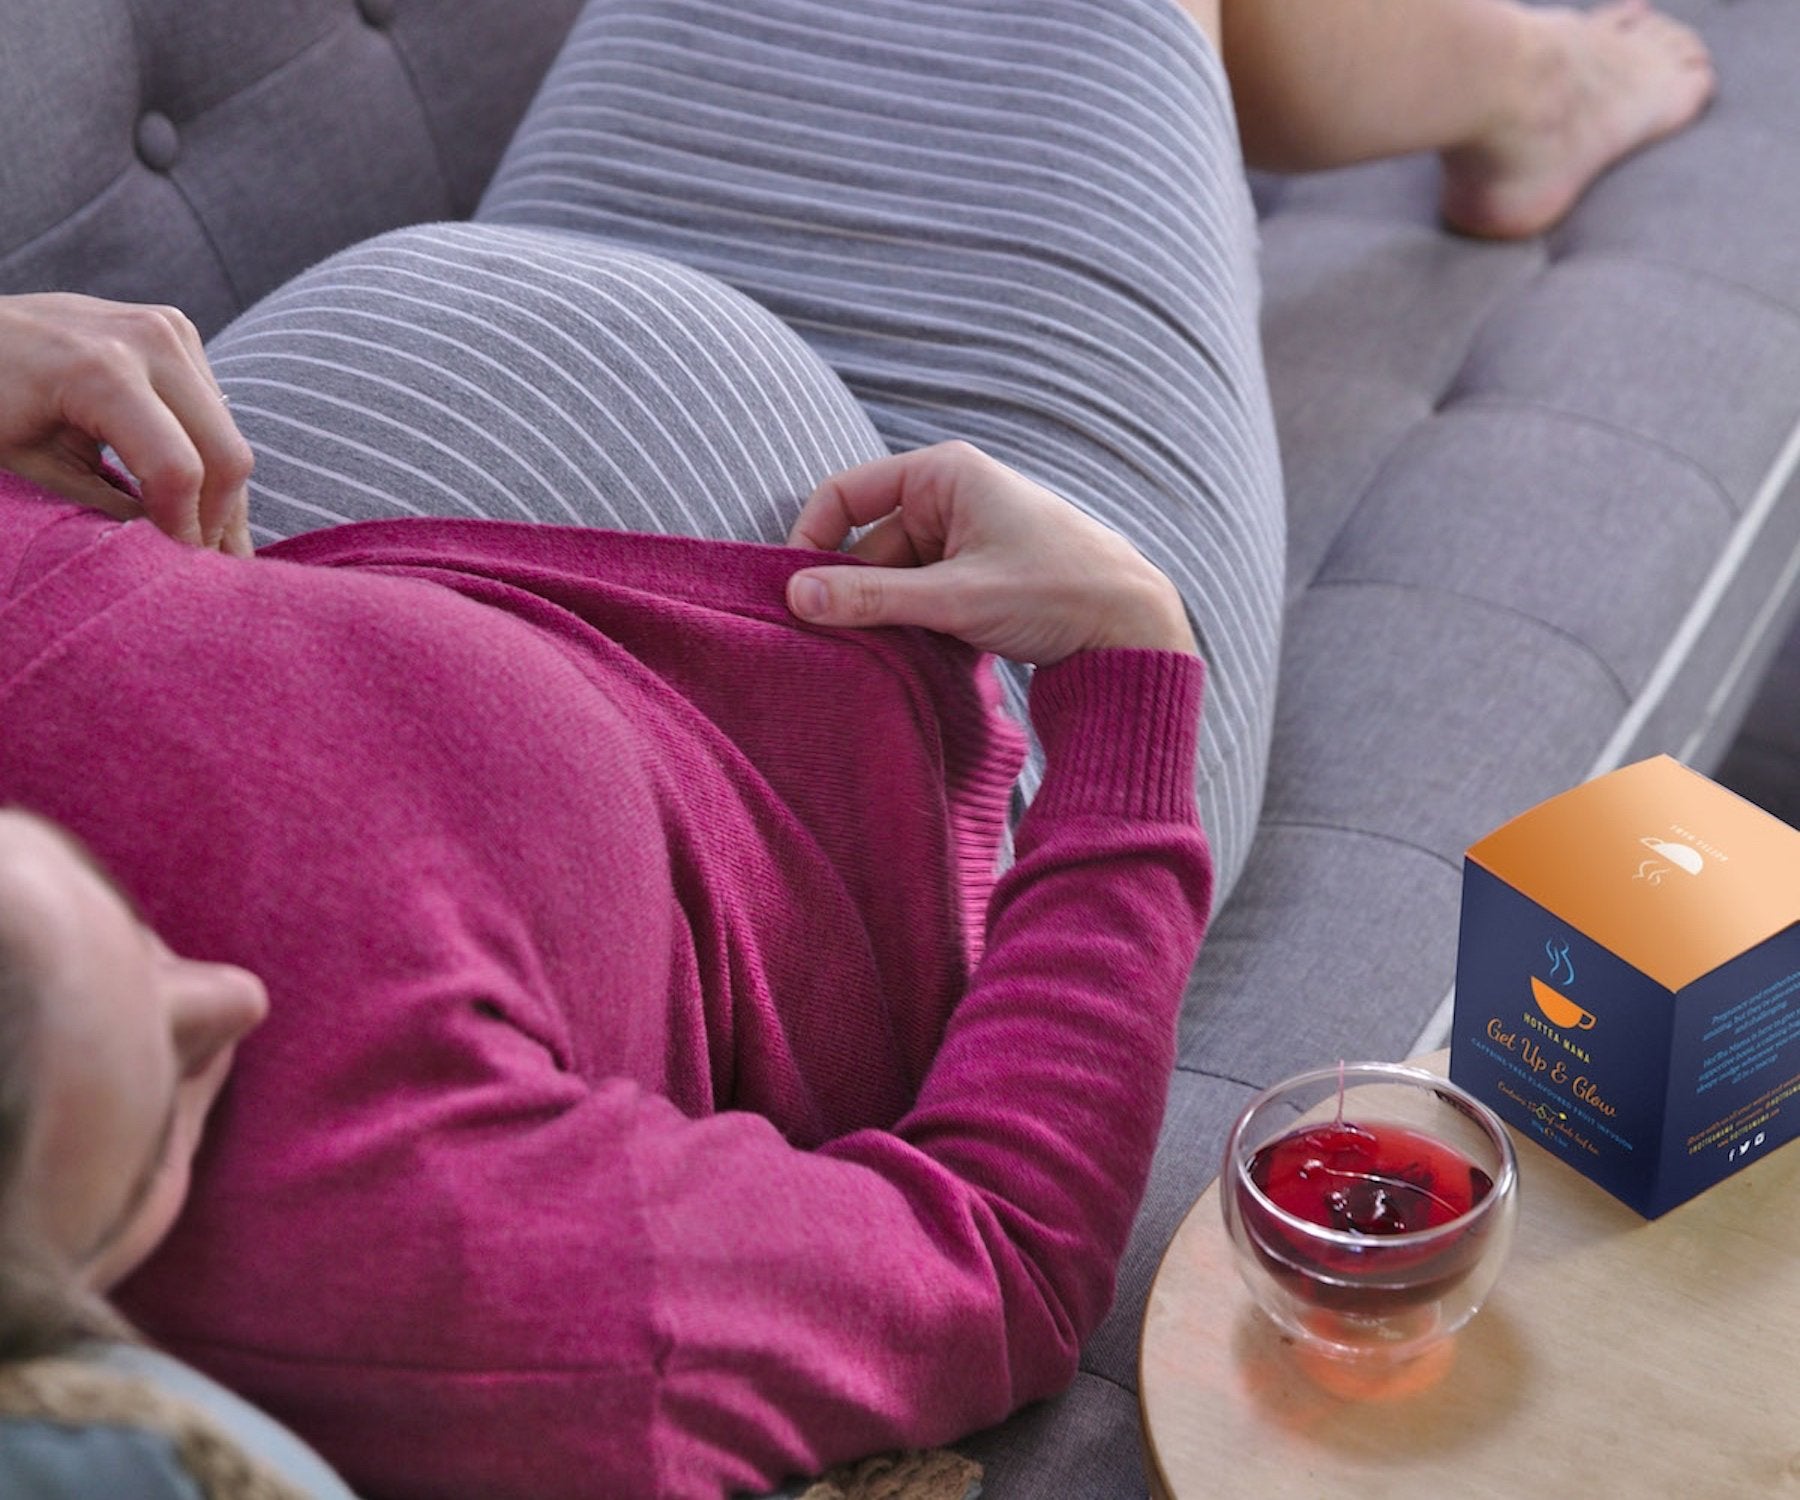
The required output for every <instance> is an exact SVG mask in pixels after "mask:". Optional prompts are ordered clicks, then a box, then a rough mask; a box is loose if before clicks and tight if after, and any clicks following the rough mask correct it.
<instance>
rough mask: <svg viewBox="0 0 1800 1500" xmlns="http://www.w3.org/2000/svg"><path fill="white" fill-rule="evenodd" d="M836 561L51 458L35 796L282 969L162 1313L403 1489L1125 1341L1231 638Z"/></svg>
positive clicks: (14, 711)
mask: <svg viewBox="0 0 1800 1500" xmlns="http://www.w3.org/2000/svg"><path fill="white" fill-rule="evenodd" d="M817 560H818V559H817V554H807V553H797V552H790V551H787V550H784V549H780V548H773V547H764V546H751V545H743V544H734V543H720V542H699V541H690V540H684V539H679V538H650V537H642V536H635V535H625V534H619V533H607V532H599V531H592V530H582V529H576V528H554V527H542V526H532V525H522V524H506V523H494V522H479V521H438V520H421V521H410V522H409V521H396V522H378V523H371V524H367V525H362V526H351V527H343V528H337V529H333V530H328V531H323V532H315V533H312V534H309V535H306V536H302V537H298V538H296V539H294V540H292V541H289V542H285V543H282V544H281V545H279V546H277V547H274V548H272V549H270V550H269V551H268V552H267V553H265V554H264V555H262V556H260V557H258V558H256V559H253V560H248V561H241V560H235V559H228V558H225V557H221V556H218V555H214V554H210V553H202V552H198V551H194V550H189V549H186V548H183V547H181V546H179V545H177V544H176V543H174V542H172V541H170V540H168V539H167V538H165V537H163V536H162V535H160V534H159V533H157V532H156V531H155V530H154V529H153V528H152V527H151V526H150V525H149V524H148V523H146V522H134V523H130V524H119V523H116V522H113V521H110V520H107V519H105V518H103V517H100V516H98V515H96V514H94V513H91V512H86V511H80V510H76V509H74V508H72V507H69V506H66V505H62V504H60V503H56V502H52V501H49V500H47V499H45V498H43V497H41V496H38V495H35V494H33V493H32V492H30V491H28V490H27V489H26V488H25V487H24V486H23V485H21V484H17V483H14V482H12V481H10V480H0V800H5V801H11V802H15V803H20V804H23V805H26V806H29V807H31V808H34V809H35V810H37V811H39V812H41V813H44V814H46V815H48V816H50V817H52V818H54V819H56V820H58V821H60V822H61V823H63V824H64V825H65V826H67V827H68V828H70V829H71V830H72V831H73V832H74V833H76V834H77V835H79V836H80V837H82V838H83V839H85V840H86V841H87V842H88V843H89V845H90V846H91V847H92V848H93V849H94V850H95V851H96V853H97V854H98V855H99V856H100V857H101V859H102V860H104V861H105V862H106V863H107V864H108V865H109V866H110V867H111V868H112V869H113V871H114V872H115V873H116V874H117V875H118V877H119V879H120V880H121V882H122V884H123V885H124V887H125V888H126V889H127V890H128V891H129V892H131V893H132V895H133V896H134V897H135V899H136V900H137V901H138V902H139V903H140V905H141V907H142V910H143V912H144V915H145V917H146V919H147V920H148V921H149V922H151V924H152V925H154V926H156V927H157V928H158V929H159V930H160V931H161V932H162V933H163V934H164V936H165V937H166V938H167V939H168V941H169V942H170V943H171V945H172V946H173V947H175V948H176V949H177V951H181V952H185V953H187V954H190V955H193V956H197V957H204V958H211V959H218V960H227V961H232V962H236V963H240V964H243V965H245V966H247V967H249V968H252V969H254V970H255V971H256V972H258V973H259V974H261V975H262V976H263V978H264V979H265V981H266V982H267V984H268V986H269V990H270V997H271V1015H270V1019H269V1020H268V1022H267V1023H266V1024H265V1025H264V1026H263V1027H262V1029H261V1030H260V1031H258V1032H257V1033H255V1034H253V1035H252V1036H251V1037H250V1038H248V1039H247V1040H246V1042H245V1043H244V1044H243V1046H242V1047H241V1049H240V1053H239V1060H238V1063H237V1066H236V1070H235V1072H234V1074H233V1077H232V1080H231V1082H230V1084H229V1086H228V1088H227V1091H226V1093H225V1095H224V1096H223V1098H222V1099H221V1101H220V1104H219V1106H218V1109H217V1111H216V1113H215V1116H214V1120H213V1124H212V1126H211V1128H210V1130H209V1135H208V1139H207V1142H206V1144H205V1145H204V1146H203V1148H202V1153H201V1157H200V1160H199V1162H198V1164H197V1170H196V1176H195V1183H194V1189H193V1194H192V1197H191V1199H190V1202H189V1206H188V1208H187V1210H186V1212H185V1213H184V1215H183V1217H182V1219H181V1221H180V1223H179V1224H178V1226H177V1227H176V1230H175V1232H174V1234H173V1235H172V1236H171V1238H170V1239H169V1240H168V1242H167V1243H166V1244H165V1246H164V1247H163V1248H162V1250H161V1251H160V1252H159V1253H158V1254H157V1255H156V1256H155V1258H154V1259H153V1260H152V1261H151V1262H150V1263H149V1265H148V1266H147V1267H145V1269H144V1270H143V1271H141V1272H140V1273H139V1274H138V1275H137V1276H136V1277H135V1278H134V1279H133V1281H132V1282H131V1283H129V1284H128V1286H127V1287H126V1288H125V1292H124V1297H123V1302H124V1305H125V1307H126V1310H127V1311H128V1312H129V1313H130V1314H131V1315H133V1316H134V1317H135V1318H137V1319H138V1320H139V1321H140V1323H141V1325H142V1326H143V1327H145V1328H146V1329H147V1330H148V1331H149V1332H150V1333H151V1334H152V1335H153V1336H154V1337H156V1338H157V1339H158V1341H159V1342H162V1343H164V1344H165V1345H166V1346H168V1347H169V1348H170V1349H172V1350H173V1351H174V1352H175V1353H177V1354H180V1355H182V1356H184V1357H186V1358H188V1359H190V1360H192V1361H194V1362H195V1363H196V1364H198V1365H200V1366H202V1367H203V1368H205V1369H206V1370H208V1371H209V1372H210V1373H212V1374H213V1375H215V1376H216V1377H218V1378H220V1379H222V1380H224V1381H225V1382H226V1383H227V1384H230V1385H232V1386H233V1387H235V1388H236V1389H238V1390H239V1391H241V1392H243V1393H244V1394H246V1395H247V1396H249V1397H250V1398H251V1399H253V1400H256V1401H258V1402H260V1403H262V1404H263V1405H265V1406H266V1407H267V1408H269V1409H270V1410H271V1411H273V1412H274V1413H275V1414H277V1415H278V1416H280V1417H281V1418H283V1419H284V1420H286V1421H288V1422H289V1423H290V1424H292V1425H293V1426H294V1427H295V1428H296V1429H297V1430H298V1431H299V1432H300V1433H301V1434H302V1435H303V1436H305V1437H306V1438H308V1439H309V1440H310V1441H311V1442H313V1443H314V1444H315V1445H316V1446H317V1447H318V1448H319V1449H320V1450H321V1451H322V1452H323V1453H324V1454H325V1455H326V1456H327V1457H328V1458H330V1459H331V1460H332V1461H333V1462H334V1463H335V1464H337V1465H338V1467H339V1468H340V1469H341V1470H342V1472H343V1473H344V1475H345V1477H346V1478H347V1479H348V1480H349V1481H350V1482H351V1483H352V1485H353V1486H355V1487H357V1488H358V1489H359V1490H361V1491H364V1492H367V1493H369V1494H372V1495H378V1496H396V1497H398V1496H420V1497H425V1496H430V1497H432V1500H459V1497H467V1500H508V1497H531V1500H556V1497H561V1496H571V1497H572V1496H590V1495H592V1496H612V1495H618V1496H633V1497H637V1496H652V1495H658V1496H661V1495H667V1496H684V1497H685V1496H716V1495H720V1494H722V1493H730V1492H734V1491H756V1490H760V1489H767V1488H770V1487H773V1486H774V1485H775V1484H776V1483H778V1482H779V1481H780V1480H781V1479H782V1478H783V1477H784V1476H787V1475H790V1474H795V1473H811V1472H816V1471H817V1470H818V1469H820V1468H822V1467H824V1466H826V1465H828V1464H830V1463H833V1462H836V1461H838V1460H840V1459H844V1458H849V1457H854V1456H860V1455H862V1454H866V1453H871V1452H876V1451H881V1450H884V1449H889V1448H895V1447H904V1446H919V1445H927V1444H934V1443H939V1442H943V1441H947V1440H950V1439H953V1438H955V1437H957V1436H958V1435H960V1434H963V1433H966V1432H968V1431H970V1430H972V1429H975V1428H978V1427H981V1426H984V1425H987V1424H989V1423H992V1422H994V1421H997V1420H998V1419H999V1418H1001V1417H1002V1416H1004V1415H1005V1414H1007V1413H1008V1412H1009V1411H1011V1410H1013V1409H1014V1408H1016V1407H1017V1406H1018V1405H1020V1404H1021V1403H1023V1402H1026V1401H1029V1400H1031V1399H1033V1398H1036V1397H1041V1396H1045V1395H1047V1394H1050V1393H1052V1392H1054V1391H1056V1390H1058V1389H1059V1388H1061V1387H1062V1386H1063V1385H1065V1384H1066V1383H1067V1382H1068V1381H1069V1379H1070V1378H1071V1377H1072V1375H1073V1372H1074V1369H1075V1359H1076V1353H1077V1349H1078V1346H1079V1344H1080V1342H1081V1340H1082V1339H1083V1338H1084V1337H1085V1336H1086V1334H1087V1333H1088V1332H1089V1331H1091V1330H1092V1329H1093V1327H1094V1326H1095V1324H1096V1323H1097V1322H1098V1320H1099V1319H1100V1317H1101V1316H1102V1315H1103V1313H1104V1312H1105V1311H1106V1308H1107V1306H1108V1303H1109V1300H1110V1297H1111V1293H1112V1286H1113V1275H1114V1270H1115V1267H1116V1264H1117V1261H1118V1258H1119V1256H1120V1255H1121V1254H1122V1252H1123V1249H1124V1245H1125V1241H1126V1235H1127V1232H1128V1230H1129V1227H1130V1224H1131V1220H1132V1216H1133V1213H1134V1211H1135V1209H1136V1206H1137V1203H1138V1200H1139V1197H1140V1195H1141V1193H1142V1190H1143V1184H1144V1181H1145V1176H1146V1173H1147V1170H1148V1166H1149V1161H1150V1155H1151V1151H1152V1147H1153V1145H1154V1142H1155V1139H1156V1130H1157V1126H1158V1123H1159V1120H1160V1118H1161V1113H1162V1108H1163V1101H1164V1094H1165V1089H1166V1087H1167V1082H1168V1077H1169V1070H1170V1068H1171V1066H1172V1060H1173V1040H1174V1022H1175V1015H1176V1011H1177V1007H1178V1004H1179V999H1180V995H1181V991H1182V986H1183V981H1184V979H1185V977H1186V975H1187V972H1188V969H1189V966H1190V964H1191V962H1192V960H1193V957H1194V954H1195V950H1196V947H1197V944H1198V942H1199V938H1200V935H1201V931H1202V928H1203V925H1204V920H1205V913H1206V908H1207V899H1208V885H1209V863H1208V856H1207V852H1206V846H1205V842H1204V839H1203V837H1202V834H1201V831H1200V828H1199V826H1198V823H1197V820H1196V817H1195V812H1194V794H1193V785H1194V781H1193V772H1194V766H1193V757H1194V753H1195V733H1196V725H1197V719H1198V711H1199V693H1200V675H1201V668H1200V666H1199V663H1198V662H1197V661H1195V660H1193V659H1192V658H1188V657H1183V656H1177V655H1172V654H1165V653H1159V652H1149V651H1102V652H1091V653H1083V654H1080V655H1077V656H1075V657H1072V658H1070V659H1068V660H1067V661H1065V662H1063V663H1061V664H1059V665H1057V666H1055V667H1052V668H1049V669H1045V670H1043V671H1040V672H1039V673H1038V674H1037V678H1036V681H1035V685H1034V687H1033V692H1032V713H1033V719H1034V724H1035V727H1036V730H1037V732H1038V734H1039V736H1040V737H1041V739H1042V742H1043V744H1044V746H1045V750H1046V756H1047V767H1048V769H1047V774H1046V779H1045V781H1044V783H1043V787H1042V790H1041V791H1040V792H1039V794H1038V796H1037V797H1036V799H1035V801H1034V802H1033V804H1032V805H1031V807H1030V810H1029V811H1028V812H1027V813H1026V815H1025V817H1024V819H1023V820H1022V822H1021V823H1020V825H1019V827H1018V829H1017V832H1016V840H1015V847H1016V859H1015V861H1014V863H1013V864H1012V865H1011V867H1010V868H1009V870H1008V871H1007V873H1006V874H1005V875H1004V876H1002V877H1001V878H1000V879H999V880H998V881H997V882H996V881H995V880H994V878H993V871H994V867H995V856H996V851H997V847H998V843H999V839H1000V835H1001V831H1002V828H1003V825H1004V813H1005V808H1006V799H1007V794H1008V790H1009V787H1010V783H1011V779H1012V776H1013V773H1014V771H1015V768H1016V766H1017V764H1018V761H1019V747H1018V744H1017V736H1016V733H1015V731H1013V730H1011V729H1009V728H1008V727H1007V725H1006V723H1005V722H1004V720H1003V719H1002V717H1001V716H1000V715H999V714H997V712H996V709H995V693H994V690H993V687H992V683H991V680H990V676H989V674H988V672H987V669H986V666H985V664H984V663H983V662H982V661H981V660H980V659H979V658H978V657H977V656H976V655H975V654H974V653H972V652H970V651H968V650H967V649H965V648H963V647H961V646H959V645H957V644H955V643H953V642H950V641H947V640H945V639H944V638H941V637H937V636H933V635H930V634H927V633H925V632H920V631H912V630H881V631H871V632H853V631H832V630H820V629H815V628H811V627H808V626H805V625H803V624H800V623H799V622H797V621H796V620H795V619H793V617H792V616H791V615H789V613H788V612H787V610H786V609H785V607H784V604H783V588H784V585H785V582H786V579H787V578H788V576H789V575H790V574H791V573H792V572H793V571H794V570H796V569H797V568H799V567H802V566H807V565H809V564H814V563H816V562H817Z"/></svg>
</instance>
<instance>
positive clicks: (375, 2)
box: [356, 0, 396, 26]
mask: <svg viewBox="0 0 1800 1500" xmlns="http://www.w3.org/2000/svg"><path fill="white" fill-rule="evenodd" d="M395 3H396V0H356V8H357V9H358V10H360V11H361V12H362V18H363V19H364V20H365V21H367V22H368V23H369V24H370V25H371V26H390V25H392V24H393V20H394V6H395Z"/></svg>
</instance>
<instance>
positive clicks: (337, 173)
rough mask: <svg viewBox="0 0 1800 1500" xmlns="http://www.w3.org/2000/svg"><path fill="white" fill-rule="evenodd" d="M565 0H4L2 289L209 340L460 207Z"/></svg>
mask: <svg viewBox="0 0 1800 1500" xmlns="http://www.w3.org/2000/svg"><path fill="white" fill-rule="evenodd" d="M578 8H579V0H356V3H352V0H283V3H281V4H279V5H258V6H256V7H254V9H253V11H252V10H246V9H245V8H244V7H242V6H239V5H232V4H220V3H206V4H196V3H189V0H137V3H134V4H131V5H121V4H119V3H118V0H57V3H56V4H54V5H40V4H33V3H31V0H4V3H0V76H3V77H4V78H5V80H6V96H5V97H6V132H7V133H6V150H5V151H4V152H0V203H3V204H4V205H5V206H4V208H3V209H0V292H17V291H47V290H70V291H84V292H90V293H92V294H94V295H96V296H107V297H116V298H118V299H120V300H122V301H132V302H168V303H173V304H175V305H176V306H178V307H180V308H182V309H183V311H185V312H186V313H187V314H188V316H189V317H191V318H193V320H194V321H195V322H196V323H197V324H198V325H199V327H200V329H201V331H202V332H203V333H211V332H212V331H213V330H215V329H217V328H219V327H221V326H222V325H223V324H224V323H225V322H226V321H227V320H229V319H230V318H231V317H232V316H233V315H234V314H236V313H238V312H240V311H241V310H242V309H243V308H244V307H246V306H248V305H249V304H250V303H251V302H253V301H254V300H255V299H256V298H257V297H259V296H261V295H262V294H263V293H264V292H266V291H268V290H270V289H271V288H272V287H274V286H277V285H278V284H280V283H281V282H282V281H285V280H286V279H287V278H288V277H289V276H291V275H293V274H294V273H295V272H297V271H300V270H302V269H304V268H305V267H306V266H308V265H310V264H312V262H314V261H315V260H318V259H320V258H321V257H322V256H324V255H326V254H328V253H329V252H331V251H333V250H336V249H338V248H339V247H341V246H343V245H346V244H350V243H352V242H353V241H356V240H359V239H362V238H364V237H366V236H368V235H371V234H376V233H379V232H380V231H381V230H384V229H389V228H393V227H395V226H397V225H400V224H410V223H417V222H419V221H421V220H426V219H441V218H460V217H463V216H465V215H466V214H468V213H469V212H470V211H471V210H472V209H473V208H474V206H475V202H476V199H477V198H478V197H479V196H480V193H481V190H482V188H483V187H484V186H485V185H486V182H487V179H488V177H489V176H490V175H491V173H492V171H493V168H494V165H495V163H496V162H498V161H499V159H500V153H501V151H502V150H503V149H504V148H505V145H506V141H507V137H508V136H509V134H510V133H511V131H512V128H513V126H514V125H515V124H516V123H517V121H518V118H519V116H520V114H521V113H523V111H524V108H525V105H526V104H527V103H528V102H529V101H530V99H531V95H532V93H533V91H534V90H535V89H536V87H537V84H538V81H539V79H540V78H541V77H542V75H543V72H544V69H545V68H546V67H547V66H548V65H549V63H550V60H551V58H552V56H554V54H555V51H556V47H557V45H558V43H560V42H561V40H562V38H563V35H564V34H565V33H566V31H567V29H568V24H569V22H570V21H571V20H572V19H573V17H574V15H575V12H576V10H577V9H578Z"/></svg>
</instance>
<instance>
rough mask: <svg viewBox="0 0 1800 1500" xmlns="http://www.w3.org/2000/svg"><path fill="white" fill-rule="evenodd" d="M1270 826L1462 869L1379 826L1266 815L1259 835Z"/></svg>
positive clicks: (1460, 866) (1427, 849) (1451, 860)
mask: <svg viewBox="0 0 1800 1500" xmlns="http://www.w3.org/2000/svg"><path fill="white" fill-rule="evenodd" d="M1270 828H1296V829H1299V830H1301V831H1302V832H1305V833H1343V834H1348V835H1350V836H1351V837H1353V838H1365V839H1374V840H1376V841H1377V842H1379V843H1383V844H1393V845H1395V846H1397V847H1399V848H1401V849H1407V850H1410V851H1411V852H1412V853H1414V854H1422V855H1424V856H1425V857H1426V858H1427V859H1433V860H1436V861H1437V862H1438V863H1439V864H1441V865H1443V866H1445V867H1446V868H1447V869H1449V870H1450V871H1451V872H1453V873H1455V872H1459V871H1460V870H1461V869H1462V865H1461V863H1460V861H1458V860H1455V859H1452V858H1451V857H1450V856H1449V855H1447V854H1440V853H1439V852H1438V851H1437V850H1436V849H1431V848H1428V847H1426V846H1425V845H1424V844H1420V843H1416V842H1414V841H1413V840H1412V839H1405V838H1401V837H1400V835H1399V834H1397V833H1383V832H1382V831H1381V830H1380V829H1378V828H1357V827H1355V826H1354V825H1352V824H1349V823H1333V822H1330V821H1328V820H1326V819H1323V818H1283V817H1265V818H1264V819H1262V821H1261V822H1260V823H1258V824H1257V828H1256V831H1257V834H1258V836H1260V835H1261V834H1262V833H1263V831H1264V830H1265V829H1270ZM1259 1087H1260V1085H1259Z"/></svg>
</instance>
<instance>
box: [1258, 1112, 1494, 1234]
mask: <svg viewBox="0 0 1800 1500" xmlns="http://www.w3.org/2000/svg"><path fill="white" fill-rule="evenodd" d="M1250 1180H1251V1181H1252V1182H1254V1183H1255V1184H1256V1185H1257V1187H1258V1188H1260V1189H1261V1190H1262V1192H1263V1195H1264V1196H1265V1197H1266V1198H1267V1199H1268V1200H1269V1201H1270V1202H1271V1203H1273V1204H1274V1205H1275V1206H1276V1207H1277V1208H1279V1209H1282V1210H1283V1211H1285V1212H1287V1213H1290V1214H1292V1215H1293V1216H1294V1217H1295V1218H1297V1219H1305V1220H1306V1221H1307V1222H1308V1223H1309V1224H1318V1225H1322V1226H1323V1227H1324V1228H1326V1229H1338V1230H1343V1231H1345V1232H1346V1233H1350V1234H1371V1235H1373V1234H1410V1233H1412V1232H1413V1231H1414V1230H1419V1229H1435V1228H1437V1226H1438V1225H1440V1224H1448V1223H1449V1222H1450V1221H1451V1220H1452V1219H1460V1218H1461V1217H1462V1216H1463V1215H1464V1214H1466V1213H1467V1212H1468V1211H1469V1210H1470V1209H1472V1208H1473V1207H1474V1206H1475V1205H1476V1204H1477V1203H1479V1202H1481V1200H1482V1199H1483V1198H1485V1197H1487V1195H1488V1194H1489V1193H1490V1192H1492V1191H1493V1189H1494V1179H1493V1178H1491V1177H1489V1176H1488V1174H1487V1173H1486V1172H1484V1171H1482V1170H1481V1168H1480V1167H1478V1166H1476V1165H1475V1163H1474V1162H1472V1161H1470V1160H1469V1158H1468V1157H1466V1156H1464V1155H1463V1154H1462V1153H1461V1152H1460V1151H1458V1150H1457V1149H1456V1148H1455V1147H1454V1146H1449V1145H1446V1144H1445V1143H1444V1142H1443V1141H1440V1140H1436V1139H1434V1138H1432V1137H1431V1136H1427V1135H1420V1134H1419V1133H1418V1132H1417V1131H1415V1130H1408V1129H1406V1128H1405V1127H1404V1126H1401V1125H1373V1126H1370V1125H1353V1124H1351V1123H1350V1122H1348V1121H1344V1122H1342V1123H1336V1124H1331V1125H1308V1126H1305V1127H1304V1128H1302V1129H1300V1130H1293V1131H1289V1132H1288V1133H1287V1134H1286V1135H1284V1136H1280V1137H1278V1138H1277V1139H1275V1140H1273V1141H1270V1142H1269V1143H1268V1145H1266V1146H1264V1147H1263V1148H1262V1149H1261V1150H1260V1151H1258V1152H1257V1153H1256V1155H1255V1157H1253V1158H1252V1159H1251V1162H1250Z"/></svg>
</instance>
